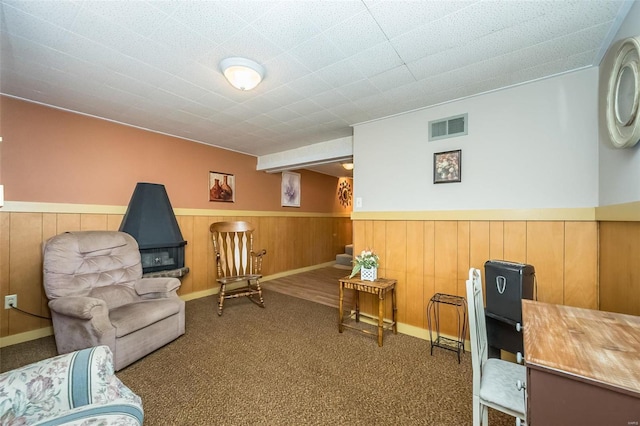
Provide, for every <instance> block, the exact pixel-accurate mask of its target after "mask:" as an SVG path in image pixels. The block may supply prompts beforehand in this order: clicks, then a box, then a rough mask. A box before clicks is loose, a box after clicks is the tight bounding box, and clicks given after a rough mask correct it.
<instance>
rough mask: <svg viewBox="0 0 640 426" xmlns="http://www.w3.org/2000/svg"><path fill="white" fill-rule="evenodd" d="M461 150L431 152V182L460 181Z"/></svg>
mask: <svg viewBox="0 0 640 426" xmlns="http://www.w3.org/2000/svg"><path fill="white" fill-rule="evenodd" d="M461 168H462V150H461V149H458V150H455V151H445V152H436V153H434V154H433V183H451V182H461V181H462V176H461V170H462V169H461Z"/></svg>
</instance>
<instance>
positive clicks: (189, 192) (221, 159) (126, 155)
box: [0, 96, 351, 213]
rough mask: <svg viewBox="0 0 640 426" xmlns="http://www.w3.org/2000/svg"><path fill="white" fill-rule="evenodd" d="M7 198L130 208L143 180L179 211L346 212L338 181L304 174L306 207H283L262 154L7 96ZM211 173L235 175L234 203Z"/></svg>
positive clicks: (3, 155)
mask: <svg viewBox="0 0 640 426" xmlns="http://www.w3.org/2000/svg"><path fill="white" fill-rule="evenodd" d="M0 121H1V123H2V124H1V127H0V129H2V137H3V142H2V143H1V146H0V149H1V151H0V163H1V164H0V171H1V174H0V183H2V184H3V185H5V200H8V201H28V202H47V203H71V204H98V205H115V206H126V205H127V204H128V203H129V199H130V197H131V194H132V192H133V189H134V187H135V184H136V183H137V182H153V183H160V184H163V185H165V187H166V189H167V192H168V194H169V198H170V199H171V203H172V205H173V207H175V208H194V209H220V210H252V211H272V212H274V211H275V212H277V211H283V212H320V213H332V212H333V213H344V212H347V211H351V207H350V206H349V207H348V208H345V207H343V206H341V205H340V203H339V202H338V198H337V188H338V179H337V178H336V177H332V176H327V175H323V174H319V173H314V172H310V171H306V170H301V171H299V172H300V173H301V174H302V176H301V190H302V192H301V202H300V204H301V205H300V208H290V207H289V208H287V207H281V206H280V185H281V176H280V174H279V173H277V174H267V173H265V172H260V171H256V163H257V159H256V157H253V156H250V155H245V154H240V153H236V152H232V151H228V150H225V149H221V148H216V147H212V146H209V145H204V144H200V143H196V142H191V141H187V140H184V139H180V138H176V137H171V136H166V135H162V134H158V133H153V132H149V131H145V130H141V129H137V128H133V127H129V126H125V125H121V124H117V123H113V122H109V121H105V120H100V119H97V118H92V117H87V116H83V115H79V114H74V113H71V112H67V111H62V110H57V109H54V108H49V107H45V106H42V105H38V104H34V103H29V102H25V101H21V100H17V99H14V98H9V97H4V96H3V97H0ZM209 171H217V172H223V173H231V174H233V175H235V180H236V188H235V189H236V199H235V202H234V203H224V202H210V201H209V198H208V178H209Z"/></svg>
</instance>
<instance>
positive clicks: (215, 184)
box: [209, 172, 236, 203]
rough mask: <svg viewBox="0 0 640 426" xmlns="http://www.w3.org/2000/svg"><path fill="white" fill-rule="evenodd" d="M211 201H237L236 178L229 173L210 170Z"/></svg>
mask: <svg viewBox="0 0 640 426" xmlns="http://www.w3.org/2000/svg"><path fill="white" fill-rule="evenodd" d="M209 201H223V202H227V203H233V202H235V201H236V180H235V177H234V176H233V175H231V174H229V173H221V172H209Z"/></svg>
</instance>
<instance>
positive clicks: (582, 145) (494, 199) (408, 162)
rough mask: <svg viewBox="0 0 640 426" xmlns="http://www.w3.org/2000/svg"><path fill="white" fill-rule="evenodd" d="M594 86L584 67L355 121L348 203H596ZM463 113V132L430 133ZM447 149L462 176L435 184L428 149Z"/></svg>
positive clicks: (382, 207) (389, 206)
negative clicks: (435, 136)
mask: <svg viewBox="0 0 640 426" xmlns="http://www.w3.org/2000/svg"><path fill="white" fill-rule="evenodd" d="M597 87H598V69H597V68H591V69H587V70H582V71H578V72H574V73H570V74H565V75H562V76H557V77H553V78H549V79H545V80H541V81H537V82H533V83H529V84H525V85H521V86H517V87H513V88H508V89H504V90H500V91H497V92H493V93H488V94H484V95H480V96H476V97H472V98H468V99H464V100H460V101H456V102H451V103H448V104H444V105H440V106H436V107H432V108H428V109H424V110H419V111H414V112H411V113H407V114H403V115H400V116H395V117H390V118H386V119H382V120H378V121H374V122H369V123H363V124H360V125H357V126H355V128H354V139H353V140H354V162H355V169H354V200H356V203H354V206H355V207H354V211H425V210H464V209H502V208H505V209H520V208H522V209H524V208H556V207H557V208H571V207H595V206H597V205H598V123H597V105H598V102H597V95H598V93H597ZM463 113H468V114H469V127H468V130H469V132H468V135H466V136H459V137H455V138H450V139H443V140H439V141H434V142H429V141H428V122H429V121H430V120H435V119H439V118H445V117H449V116H452V115H458V114H463ZM454 149H462V182H460V183H447V184H433V153H434V152H441V151H449V150H454ZM358 198H361V199H362V207H358V204H357V201H358V200H357V199H358Z"/></svg>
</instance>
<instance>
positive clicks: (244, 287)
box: [209, 222, 267, 315]
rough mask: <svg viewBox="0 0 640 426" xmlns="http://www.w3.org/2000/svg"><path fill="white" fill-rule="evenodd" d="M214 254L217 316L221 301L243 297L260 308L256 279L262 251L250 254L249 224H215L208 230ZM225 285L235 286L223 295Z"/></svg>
mask: <svg viewBox="0 0 640 426" xmlns="http://www.w3.org/2000/svg"><path fill="white" fill-rule="evenodd" d="M209 230H210V231H211V239H212V241H213V250H214V251H215V254H216V265H217V268H218V277H217V279H216V281H218V283H220V292H219V294H218V315H222V306H223V304H224V300H225V299H232V298H236V297H242V296H246V297H248V298H249V300H251V301H252V302H253V303H255V304H257V305H258V306H260V307H261V308H264V300H263V299H262V289H261V288H260V278H262V275H261V270H262V257H263V256H264V255H265V254H267V251H266V250H260V251H259V252H257V253H256V252H254V251H253V230H254V227H253V225H251V224H250V223H249V222H215V223H212V224H211V227H210V228H209ZM227 284H232V285H233V284H238V285H239V286H233V288H232V289H230V290H229V291H227Z"/></svg>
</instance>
